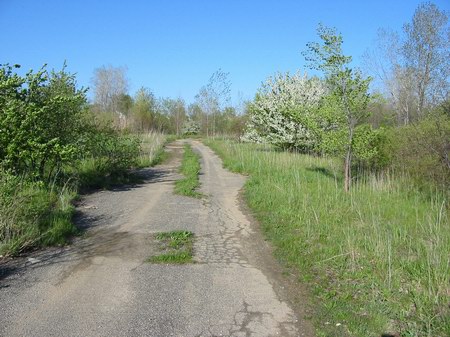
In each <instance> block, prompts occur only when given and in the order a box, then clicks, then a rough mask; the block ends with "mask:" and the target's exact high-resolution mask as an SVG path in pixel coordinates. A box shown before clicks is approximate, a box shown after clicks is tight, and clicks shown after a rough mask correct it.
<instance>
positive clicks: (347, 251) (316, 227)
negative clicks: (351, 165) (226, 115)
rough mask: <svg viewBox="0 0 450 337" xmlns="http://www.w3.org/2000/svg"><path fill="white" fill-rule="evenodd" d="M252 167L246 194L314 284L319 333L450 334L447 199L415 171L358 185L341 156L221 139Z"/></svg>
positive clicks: (219, 145) (222, 149)
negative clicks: (347, 179)
mask: <svg viewBox="0 0 450 337" xmlns="http://www.w3.org/2000/svg"><path fill="white" fill-rule="evenodd" d="M207 144H208V145H209V146H211V147H212V148H213V149H214V150H215V151H216V153H218V154H219V155H220V156H221V157H222V159H223V161H224V164H225V166H226V167H228V168H230V169H231V170H233V171H235V172H239V173H245V174H249V175H250V177H249V179H248V181H247V183H246V185H245V198H246V200H247V202H248V204H249V206H250V207H251V209H252V210H253V211H254V212H255V215H256V217H257V219H258V220H259V221H260V223H261V225H262V228H263V230H264V232H265V234H266V235H267V237H268V238H269V239H270V240H271V241H272V242H273V244H274V246H275V247H276V255H277V257H278V258H279V259H280V260H281V261H282V262H283V263H284V264H285V265H286V266H290V267H292V268H293V270H295V271H296V273H297V275H298V278H299V280H301V281H302V282H305V283H307V284H309V285H310V287H311V290H312V293H313V294H314V296H315V298H316V301H315V302H316V304H317V306H318V310H317V313H316V314H315V315H314V320H315V321H316V324H317V327H318V331H319V336H345V335H347V334H348V335H351V336H380V335H381V334H382V333H386V334H389V333H391V334H392V335H397V334H400V335H401V336H424V335H426V336H447V335H448V334H449V332H450V308H449V301H448V300H449V297H448V295H449V291H450V288H449V284H450V269H449V260H448V252H449V251H450V231H449V217H448V209H447V205H446V200H445V198H444V197H443V195H442V194H440V193H438V192H436V193H435V194H434V195H433V197H431V198H430V196H429V195H423V194H422V193H421V192H420V191H419V190H418V189H417V188H416V187H414V185H413V184H411V183H410V181H409V180H408V178H407V177H406V176H404V177H396V176H392V175H390V174H387V173H386V174H366V175H364V176H362V177H360V179H358V181H355V182H354V186H353V187H352V189H351V192H350V193H346V192H345V191H344V190H343V189H342V188H341V184H342V181H343V179H344V177H343V174H342V169H341V168H340V163H339V160H337V159H331V158H319V157H312V156H309V155H302V154H296V153H287V152H280V151H277V150H275V149H273V148H272V147H270V146H269V147H268V146H262V145H252V144H238V143H235V142H233V141H223V140H222V141H220V140H215V141H213V140H211V141H208V142H207Z"/></svg>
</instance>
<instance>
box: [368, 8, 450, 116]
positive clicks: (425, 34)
mask: <svg viewBox="0 0 450 337" xmlns="http://www.w3.org/2000/svg"><path fill="white" fill-rule="evenodd" d="M365 63H366V68H367V69H368V70H369V71H370V72H371V73H372V74H374V75H375V77H376V78H377V79H378V80H379V81H380V82H381V84H382V86H383V87H384V90H385V92H386V94H387V96H388V98H389V99H390V101H391V102H392V105H393V107H394V108H395V111H396V113H397V120H398V123H399V124H401V125H407V124H409V123H411V122H413V121H416V120H418V119H420V118H424V117H425V116H426V114H427V113H428V111H431V109H432V108H433V107H435V106H437V105H439V104H440V103H441V102H443V101H445V100H446V99H447V98H448V93H449V89H450V84H449V77H450V27H449V25H448V16H447V14H446V13H445V12H444V11H441V10H439V8H438V7H437V6H436V5H435V4H432V3H430V2H426V3H423V4H420V5H419V6H418V7H417V9H416V11H415V13H414V16H413V18H412V20H411V22H410V23H406V24H405V25H404V26H403V31H402V34H399V33H397V32H392V31H388V30H384V29H381V30H379V32H378V40H377V46H376V48H374V49H373V50H370V51H368V52H366V55H365Z"/></svg>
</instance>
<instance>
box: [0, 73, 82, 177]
mask: <svg viewBox="0 0 450 337" xmlns="http://www.w3.org/2000/svg"><path fill="white" fill-rule="evenodd" d="M15 67H18V66H15ZM13 69H14V67H11V66H9V65H6V66H3V67H1V68H0V163H1V166H2V167H3V168H6V169H8V170H11V171H12V172H14V173H15V174H19V175H23V174H25V175H27V176H28V177H30V178H31V177H32V178H33V179H35V180H42V181H49V180H50V179H51V177H52V175H53V174H54V173H55V172H56V171H58V169H59V168H60V167H61V165H62V164H63V163H65V162H68V161H71V160H73V158H74V157H75V156H76V155H77V152H78V151H79V140H80V136H81V134H82V133H83V130H84V125H83V123H82V122H83V118H82V115H83V114H84V113H85V106H86V102H87V100H86V95H85V94H86V91H85V90H84V89H81V90H79V89H77V88H76V82H75V77H74V75H71V74H68V73H66V72H65V70H64V68H63V70H62V71H60V72H54V71H51V72H48V71H46V70H45V68H42V69H41V70H40V71H39V72H37V73H33V72H32V71H30V72H28V73H27V74H26V76H25V77H20V76H19V75H17V74H16V73H14V71H13Z"/></svg>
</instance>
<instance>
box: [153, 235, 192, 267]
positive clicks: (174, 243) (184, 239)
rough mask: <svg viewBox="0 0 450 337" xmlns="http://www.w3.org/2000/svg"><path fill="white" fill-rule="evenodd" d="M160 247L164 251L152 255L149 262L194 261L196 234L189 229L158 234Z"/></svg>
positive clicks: (178, 262)
mask: <svg viewBox="0 0 450 337" xmlns="http://www.w3.org/2000/svg"><path fill="white" fill-rule="evenodd" d="M155 238H156V240H158V241H159V244H160V248H161V250H163V251H164V252H163V253H161V254H158V255H154V256H151V257H150V258H148V259H147V262H151V263H170V264H184V263H191V262H193V260H192V256H193V239H194V234H193V233H192V232H189V231H182V230H179V231H172V232H163V233H158V234H157V235H156V237H155Z"/></svg>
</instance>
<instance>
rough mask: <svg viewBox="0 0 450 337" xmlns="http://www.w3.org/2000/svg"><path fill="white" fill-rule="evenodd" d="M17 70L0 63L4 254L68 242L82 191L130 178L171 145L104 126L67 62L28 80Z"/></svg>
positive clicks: (0, 239) (0, 245)
mask: <svg viewBox="0 0 450 337" xmlns="http://www.w3.org/2000/svg"><path fill="white" fill-rule="evenodd" d="M17 67H18V66H14V67H13V66H9V65H4V66H2V67H0V254H16V253H18V252H20V251H22V250H25V249H29V248H30V247H35V246H42V245H54V244H62V243H64V242H65V240H66V238H67V237H68V236H69V235H71V234H73V233H74V232H75V227H74V226H73V224H72V222H71V216H72V212H73V207H72V206H71V201H72V200H73V198H74V197H75V193H76V192H77V191H78V190H79V189H83V188H86V187H105V186H109V185H111V184H113V183H117V182H123V181H128V180H129V177H130V175H128V174H127V170H128V169H129V168H131V167H135V166H137V165H138V163H142V162H143V161H142V158H144V157H145V160H146V161H147V163H148V164H153V163H154V162H155V157H156V156H158V154H159V153H160V151H161V147H162V145H163V142H159V143H158V144H155V147H152V146H150V145H149V144H145V146H144V144H143V143H144V142H143V141H142V139H143V137H138V136H135V135H130V134H126V133H124V132H119V131H118V130H117V129H114V128H112V127H111V126H108V125H107V124H102V123H101V122H100V121H99V118H97V116H93V115H92V114H90V113H89V111H88V109H87V108H86V107H87V101H86V90H84V89H77V86H76V80H75V76H74V75H72V74H69V73H67V72H66V71H65V67H64V68H63V69H62V70H61V71H59V72H55V71H50V72H49V71H47V70H45V67H43V68H42V69H41V70H40V71H39V72H37V73H33V72H32V71H30V72H28V73H27V74H26V75H25V76H24V77H21V76H19V75H18V74H17V73H15V68H17ZM122 98H123V102H124V104H125V103H126V104H125V105H128V107H129V105H130V104H131V100H130V99H129V97H125V96H123V97H122ZM118 102H119V101H118ZM127 102H128V103H127ZM150 138H151V137H150ZM150 138H148V137H147V140H149V141H151V140H154V139H156V138H158V137H153V138H151V139H150Z"/></svg>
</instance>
